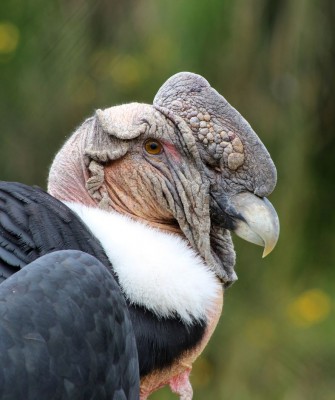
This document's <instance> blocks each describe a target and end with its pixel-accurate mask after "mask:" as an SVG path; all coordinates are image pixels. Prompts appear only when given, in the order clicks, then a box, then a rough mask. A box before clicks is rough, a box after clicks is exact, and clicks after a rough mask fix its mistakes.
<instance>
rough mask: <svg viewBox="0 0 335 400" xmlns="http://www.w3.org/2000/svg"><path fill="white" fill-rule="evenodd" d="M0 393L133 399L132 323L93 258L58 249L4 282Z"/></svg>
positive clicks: (29, 399)
mask: <svg viewBox="0 0 335 400" xmlns="http://www.w3.org/2000/svg"><path fill="white" fill-rule="evenodd" d="M0 366H1V367H0V398H1V399H2V400H14V399H15V400H17V399H25V400H36V399H49V400H56V399H57V400H60V399H62V400H63V399H64V400H65V399H71V400H75V399H78V400H79V399H80V400H83V399H100V400H103V399H106V400H107V399H120V400H121V399H134V400H135V399H138V393H139V372H138V362H137V351H136V344H135V338H134V334H133V330H132V324H131V321H130V318H129V314H128V312H127V307H126V304H125V300H124V298H123V296H122V294H121V292H120V288H119V286H118V285H117V283H116V282H115V280H114V278H113V277H112V275H111V274H110V273H109V272H108V270H107V269H106V268H105V267H104V266H103V265H102V264H101V263H100V262H99V261H97V259H96V258H94V257H92V256H90V255H88V254H85V253H83V252H80V251H72V250H67V251H59V252H54V253H52V254H48V255H46V256H43V257H41V258H39V259H38V260H36V261H34V262H32V263H30V264H29V265H27V266H26V267H25V268H24V269H23V270H22V271H20V272H18V273H16V274H14V275H13V276H12V277H10V278H9V279H8V280H6V281H5V282H3V283H2V284H1V290H0Z"/></svg>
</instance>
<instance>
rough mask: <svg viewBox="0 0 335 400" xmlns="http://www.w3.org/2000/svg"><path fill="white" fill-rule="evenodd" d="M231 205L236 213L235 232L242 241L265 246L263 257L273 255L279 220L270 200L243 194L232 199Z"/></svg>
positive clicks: (247, 193) (246, 193)
mask: <svg viewBox="0 0 335 400" xmlns="http://www.w3.org/2000/svg"><path fill="white" fill-rule="evenodd" d="M229 203H230V205H231V206H232V208H233V209H234V211H235V212H234V214H235V213H236V214H235V216H234V217H235V218H234V228H233V231H234V232H235V233H236V234H237V235H238V236H240V237H241V238H242V239H245V240H247V241H248V242H251V243H255V244H258V245H260V246H263V247H264V252H263V257H265V256H267V255H268V254H269V253H271V251H272V250H273V249H274V247H275V245H276V243H277V240H278V237H279V219H278V215H277V213H276V211H275V209H274V207H273V206H272V204H271V203H270V202H269V200H268V199H266V198H265V197H263V198H261V197H258V196H256V195H254V194H252V193H250V192H242V193H239V194H237V195H234V196H233V197H231V198H230V199H229Z"/></svg>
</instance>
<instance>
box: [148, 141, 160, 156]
mask: <svg viewBox="0 0 335 400" xmlns="http://www.w3.org/2000/svg"><path fill="white" fill-rule="evenodd" d="M144 147H145V150H146V152H147V153H149V154H152V155H154V156H156V155H158V154H161V152H162V151H163V146H162V144H161V143H160V142H159V141H158V140H155V139H148V140H147V141H146V142H145V143H144Z"/></svg>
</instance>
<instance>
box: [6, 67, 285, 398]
mask: <svg viewBox="0 0 335 400" xmlns="http://www.w3.org/2000/svg"><path fill="white" fill-rule="evenodd" d="M275 184H276V169H275V167H274V164H273V162H272V160H271V158H270V155H269V154H268V152H267V150H266V149H265V147H264V145H263V144H262V143H261V141H260V140H259V138H258V137H257V135H256V134H255V132H254V131H253V130H252V128H251V127H250V125H249V124H248V123H247V122H246V121H245V120H244V119H243V117H242V116H241V115H240V114H239V113H238V112H237V111H236V110H235V109H234V108H233V107H232V106H230V104H229V103H228V102H227V101H226V100H225V99H224V98H223V97H222V96H221V95H220V94H219V93H217V92H216V91H215V90H214V89H213V88H211V86H210V85H209V84H208V82H207V81H206V80H205V79H204V78H203V77H201V76H199V75H195V74H192V73H187V72H185V73H179V74H176V75H174V76H172V77H171V78H170V79H169V80H168V81H167V82H166V83H165V84H164V85H163V86H162V87H161V88H160V90H159V91H158V93H157V95H156V97H155V99H154V102H153V105H147V104H138V103H132V104H125V105H122V106H116V107H112V108H109V109H106V110H97V111H96V113H95V115H94V116H93V117H91V118H89V119H87V120H86V121H85V122H84V123H83V124H82V125H81V126H80V127H79V128H78V129H77V130H76V131H75V133H74V134H73V135H72V136H71V137H70V138H69V140H68V141H67V142H66V143H65V144H64V146H63V147H62V148H61V150H60V151H59V153H58V154H57V156H56V157H55V159H54V161H53V163H52V166H51V169H50V174H49V180H48V192H49V194H48V193H45V192H44V191H42V190H41V189H39V188H36V187H28V186H25V185H23V184H18V183H6V182H3V183H1V184H0V279H2V280H3V283H1V285H0V398H1V399H6V400H14V399H27V400H28V399H37V398H39V399H42V398H47V399H49V400H50V399H136V398H138V397H140V398H141V399H146V398H147V396H148V395H149V394H150V393H152V392H153V391H155V390H157V389H158V388H160V387H162V386H164V385H166V384H169V385H170V387H171V389H172V390H173V391H174V392H176V393H178V394H179V395H180V398H181V399H184V400H186V399H191V398H192V387H191V385H190V382H189V374H190V371H191V368H192V364H193V362H194V361H195V359H196V358H197V357H198V356H199V354H200V353H201V352H202V350H203V349H204V347H205V346H206V344H207V342H208V340H209V338H210V336H211V334H212V332H213V330H214V329H215V326H216V324H217V322H218V320H219V317H220V314H221V309H222V301H223V292H224V289H225V288H226V287H228V286H229V285H231V283H233V282H234V281H235V280H236V279H237V277H236V274H235V272H234V264H235V252H234V249H233V244H232V240H231V235H230V232H229V231H235V232H236V233H237V234H238V235H240V236H241V237H243V238H245V239H246V240H249V241H251V242H253V243H256V244H259V245H263V246H264V247H265V249H264V255H266V254H268V253H269V252H270V251H271V250H272V249H273V247H274V246H275V244H276V241H277V238H278V234H279V223H278V218H277V214H276V212H275V210H274V209H273V207H272V205H271V204H270V203H269V201H268V200H267V199H266V196H268V195H269V194H270V193H271V192H272V190H273V189H274V187H275ZM7 278H8V279H7ZM135 342H136V344H135ZM137 361H138V362H137ZM139 379H140V384H139ZM139 385H140V386H139Z"/></svg>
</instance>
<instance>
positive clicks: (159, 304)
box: [65, 202, 221, 324]
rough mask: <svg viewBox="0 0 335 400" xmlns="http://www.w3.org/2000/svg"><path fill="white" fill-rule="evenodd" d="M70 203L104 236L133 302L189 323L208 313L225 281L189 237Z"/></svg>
mask: <svg viewBox="0 0 335 400" xmlns="http://www.w3.org/2000/svg"><path fill="white" fill-rule="evenodd" d="M65 204H66V205H67V206H68V207H70V208H71V209H72V210H73V211H74V212H75V213H76V214H77V215H78V216H79V217H80V218H81V219H82V220H83V221H84V222H85V224H86V225H87V226H88V227H89V229H90V230H91V232H92V233H93V234H94V235H95V236H96V237H97V239H98V240H99V241H100V243H101V245H102V246H103V248H104V250H105V252H106V254H107V256H108V258H109V260H110V261H111V263H112V265H113V269H114V271H115V272H116V274H117V276H118V278H119V282H120V286H121V288H122V290H123V292H124V294H125V296H126V297H127V298H128V299H129V300H130V302H132V303H133V304H138V305H141V306H144V307H146V308H147V309H149V310H151V311H152V312H154V313H155V314H156V315H157V316H158V317H172V316H179V317H180V318H181V319H182V320H183V321H184V322H186V323H187V324H190V323H191V322H192V320H200V319H205V318H206V315H208V313H209V312H210V311H211V310H212V308H213V307H214V305H215V301H216V300H217V298H218V296H220V293H221V284H220V282H219V281H218V279H217V278H216V276H215V274H214V273H213V272H212V271H211V270H210V269H209V268H208V267H207V266H206V264H204V262H203V261H202V259H201V258H200V257H199V256H198V255H197V254H196V253H195V252H194V250H193V249H191V248H190V247H189V246H188V245H187V243H186V242H185V241H184V240H182V239H181V238H180V237H178V236H176V235H173V234H168V233H165V232H162V231H160V230H158V229H154V228H151V227H149V226H147V225H145V224H143V223H140V222H137V221H134V220H132V219H131V218H129V217H126V216H123V215H120V214H118V213H116V212H107V211H103V210H100V209H98V208H93V207H86V206H84V205H82V204H78V203H69V202H65Z"/></svg>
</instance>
